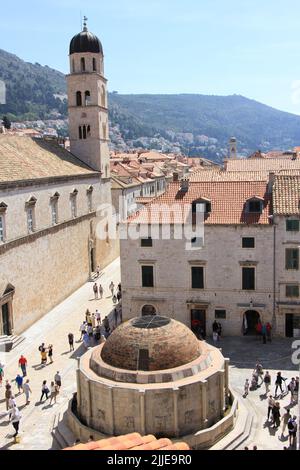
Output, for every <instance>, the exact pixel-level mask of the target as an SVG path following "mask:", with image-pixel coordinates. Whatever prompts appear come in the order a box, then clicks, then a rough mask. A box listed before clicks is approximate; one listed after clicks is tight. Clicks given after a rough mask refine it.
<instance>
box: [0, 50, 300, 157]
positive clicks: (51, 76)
mask: <svg viewBox="0 0 300 470" xmlns="http://www.w3.org/2000/svg"><path fill="white" fill-rule="evenodd" d="M0 80H3V81H4V82H5V83H6V88H7V102H6V104H5V105H3V104H2V105H0V116H2V115H4V114H7V115H8V116H9V118H10V119H11V120H23V121H25V120H28V121H34V120H38V119H41V120H46V119H59V118H61V119H66V117H67V99H66V80H65V75H64V74H63V73H61V72H59V71H57V70H55V69H53V68H51V67H48V66H41V65H40V64H38V63H35V64H31V63H30V62H25V61H23V60H22V59H20V58H19V57H17V56H16V55H14V54H11V53H9V52H6V51H3V50H1V49H0ZM109 117H110V138H111V146H112V148H113V149H116V150H121V151H123V150H124V151H127V150H130V149H134V148H136V147H143V148H146V149H147V148H153V149H157V150H161V151H178V152H181V153H186V154H188V155H191V156H194V155H203V156H205V157H208V158H212V159H214V160H217V161H218V160H221V159H222V158H223V157H224V156H225V155H226V154H227V151H228V140H229V138H230V137H231V136H235V137H236V138H237V140H238V148H239V152H240V153H241V154H242V155H247V154H249V153H251V152H253V151H255V150H257V149H261V150H262V151H268V150H273V149H279V150H286V149H288V148H292V147H294V146H296V145H299V144H300V116H297V115H294V114H292V113H289V112H286V111H280V110H277V109H276V108H273V107H271V106H268V105H265V104H263V103H260V102H258V101H256V100H254V99H249V98H246V97H244V96H242V95H240V94H233V95H229V96H220V95H214V94H212V95H204V94H197V93H191V94H190V93H179V94H176V95H174V94H164V93H161V94H146V93H145V94H119V93H118V92H112V93H109ZM65 132H66V133H67V124H66V131H65Z"/></svg>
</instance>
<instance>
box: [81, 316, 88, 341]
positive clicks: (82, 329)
mask: <svg viewBox="0 0 300 470" xmlns="http://www.w3.org/2000/svg"><path fill="white" fill-rule="evenodd" d="M86 328H87V323H86V322H85V321H83V322H82V324H81V325H80V328H79V331H80V338H79V341H81V340H82V338H83V335H84V333H85V332H86Z"/></svg>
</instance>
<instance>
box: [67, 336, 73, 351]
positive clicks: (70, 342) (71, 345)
mask: <svg viewBox="0 0 300 470" xmlns="http://www.w3.org/2000/svg"><path fill="white" fill-rule="evenodd" d="M68 341H69V346H70V352H71V351H74V335H73V333H69V334H68Z"/></svg>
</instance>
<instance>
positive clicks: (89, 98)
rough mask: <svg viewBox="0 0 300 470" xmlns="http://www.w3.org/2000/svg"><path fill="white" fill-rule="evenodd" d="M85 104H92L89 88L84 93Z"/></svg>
mask: <svg viewBox="0 0 300 470" xmlns="http://www.w3.org/2000/svg"><path fill="white" fill-rule="evenodd" d="M84 100H85V106H89V105H90V104H91V93H90V92H89V91H88V90H87V91H86V92H85V94H84Z"/></svg>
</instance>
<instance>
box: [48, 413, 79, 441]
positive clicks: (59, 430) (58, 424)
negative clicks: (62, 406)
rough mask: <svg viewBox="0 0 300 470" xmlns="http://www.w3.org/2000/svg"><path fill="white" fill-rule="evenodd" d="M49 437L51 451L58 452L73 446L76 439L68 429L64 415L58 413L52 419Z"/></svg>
mask: <svg viewBox="0 0 300 470" xmlns="http://www.w3.org/2000/svg"><path fill="white" fill-rule="evenodd" d="M51 435H52V437H53V446H52V449H54V450H59V449H64V448H65V447H71V446H73V445H74V442H75V440H76V437H75V436H74V434H73V433H72V431H71V430H70V429H69V427H68V425H67V420H66V418H65V413H63V412H58V413H57V414H56V415H55V416H54V419H53V425H52V431H51Z"/></svg>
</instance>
